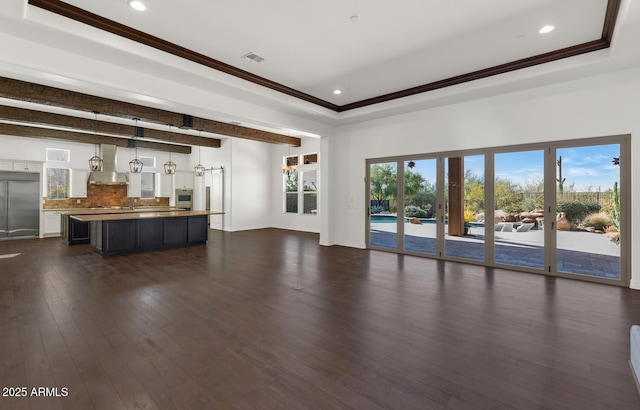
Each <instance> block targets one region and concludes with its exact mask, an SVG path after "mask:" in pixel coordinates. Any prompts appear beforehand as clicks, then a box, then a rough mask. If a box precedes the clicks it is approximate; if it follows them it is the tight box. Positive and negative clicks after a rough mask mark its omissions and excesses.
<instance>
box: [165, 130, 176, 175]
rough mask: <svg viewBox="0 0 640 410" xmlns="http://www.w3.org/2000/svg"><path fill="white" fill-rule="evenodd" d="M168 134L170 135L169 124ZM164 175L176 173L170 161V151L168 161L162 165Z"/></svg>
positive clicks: (173, 163) (173, 164) (174, 166)
mask: <svg viewBox="0 0 640 410" xmlns="http://www.w3.org/2000/svg"><path fill="white" fill-rule="evenodd" d="M169 133H171V124H169ZM164 173H165V174H169V175H171V174H175V173H176V163H175V162H173V161H171V151H169V161H167V162H165V163H164Z"/></svg>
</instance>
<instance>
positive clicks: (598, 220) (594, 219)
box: [582, 212, 611, 232]
mask: <svg viewBox="0 0 640 410" xmlns="http://www.w3.org/2000/svg"><path fill="white" fill-rule="evenodd" d="M610 225H611V217H609V215H607V214H605V213H604V212H600V213H597V214H589V215H587V216H586V217H585V218H584V220H583V221H582V226H584V227H587V228H593V229H596V230H599V231H603V232H604V231H605V230H606V229H607V227H609V226H610Z"/></svg>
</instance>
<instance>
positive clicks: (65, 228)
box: [60, 206, 180, 246]
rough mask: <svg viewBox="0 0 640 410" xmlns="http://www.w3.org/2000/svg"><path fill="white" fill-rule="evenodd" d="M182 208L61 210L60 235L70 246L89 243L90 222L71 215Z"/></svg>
mask: <svg viewBox="0 0 640 410" xmlns="http://www.w3.org/2000/svg"><path fill="white" fill-rule="evenodd" d="M179 210H180V208H176V207H174V206H155V207H140V208H126V207H100V208H76V209H67V210H60V236H61V237H62V240H63V241H64V242H65V243H66V244H67V245H69V246H71V245H80V244H85V243H89V241H90V237H89V222H82V221H79V220H77V219H73V218H71V215H102V214H115V213H118V214H119V213H134V212H136V213H137V212H161V211H162V212H164V211H179Z"/></svg>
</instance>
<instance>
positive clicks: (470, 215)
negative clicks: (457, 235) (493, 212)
mask: <svg viewBox="0 0 640 410" xmlns="http://www.w3.org/2000/svg"><path fill="white" fill-rule="evenodd" d="M476 215H477V214H476V213H475V212H473V211H472V210H470V209H465V211H464V221H465V222H473V221H474V220H475V219H476Z"/></svg>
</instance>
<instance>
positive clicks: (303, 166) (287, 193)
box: [282, 152, 320, 215]
mask: <svg viewBox="0 0 640 410" xmlns="http://www.w3.org/2000/svg"><path fill="white" fill-rule="evenodd" d="M318 157H319V153H317V152H314V153H305V154H300V155H285V156H283V157H282V167H283V173H282V212H283V213H285V214H298V215H318V213H319V208H320V207H319V205H320V164H319V161H318ZM308 158H311V159H315V161H314V162H309V161H306V159H308ZM305 162H306V163H305ZM288 165H295V166H296V171H295V172H294V173H293V174H290V175H287V174H286V173H285V172H284V170H285V169H286V168H285V167H286V166H288ZM312 172H315V175H316V177H315V186H316V189H315V190H305V187H304V178H305V173H312ZM291 178H296V183H297V186H296V190H295V191H291V190H288V188H289V187H290V181H291ZM294 195H295V198H296V205H295V211H294V210H293V207H291V209H292V210H291V211H289V210H288V209H289V205H290V204H289V198H290V197H293V196H294ZM311 195H315V197H316V207H315V212H313V211H311V212H305V197H307V198H308V197H309V196H311Z"/></svg>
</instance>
